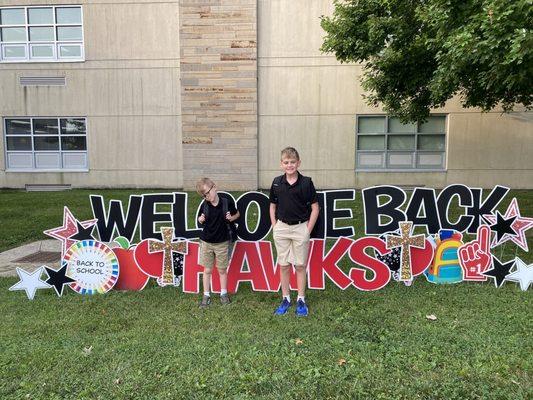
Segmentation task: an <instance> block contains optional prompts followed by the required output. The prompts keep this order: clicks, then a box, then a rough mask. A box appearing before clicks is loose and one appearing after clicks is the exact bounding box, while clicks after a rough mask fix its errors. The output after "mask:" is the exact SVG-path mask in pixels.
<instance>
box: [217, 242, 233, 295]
mask: <svg viewBox="0 0 533 400" xmlns="http://www.w3.org/2000/svg"><path fill="white" fill-rule="evenodd" d="M230 245H231V243H230V242H229V241H227V242H223V243H217V244H216V245H214V246H213V248H214V250H215V257H216V264H217V270H218V275H219V276H220V301H221V302H222V304H224V305H226V304H229V303H230V299H229V296H228V266H229V246H230Z"/></svg>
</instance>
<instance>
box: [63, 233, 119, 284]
mask: <svg viewBox="0 0 533 400" xmlns="http://www.w3.org/2000/svg"><path fill="white" fill-rule="evenodd" d="M65 264H66V265H67V275H68V276H70V277H71V278H72V279H75V280H76V282H74V283H71V284H70V287H71V288H72V289H73V290H74V291H76V292H78V293H79V294H95V293H106V292H108V291H109V290H111V288H112V287H113V286H115V283H116V282H117V280H118V272H119V269H118V260H117V258H116V256H115V253H113V251H112V250H111V249H110V248H109V247H107V246H106V245H105V244H103V243H100V242H97V241H95V240H82V241H81V242H77V243H74V244H73V245H72V246H71V247H70V248H69V249H68V250H67V252H66V253H65V255H64V256H63V265H65Z"/></svg>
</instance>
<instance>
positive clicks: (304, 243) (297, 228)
mask: <svg viewBox="0 0 533 400" xmlns="http://www.w3.org/2000/svg"><path fill="white" fill-rule="evenodd" d="M274 243H275V244H276V251H277V252H278V264H279V265H289V264H294V265H304V266H306V265H307V255H308V253H309V231H308V230H307V222H302V223H301V224H296V225H288V224H286V223H284V222H281V221H279V220H278V222H277V223H276V225H274Z"/></svg>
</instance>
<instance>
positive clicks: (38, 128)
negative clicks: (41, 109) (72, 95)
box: [33, 119, 59, 135]
mask: <svg viewBox="0 0 533 400" xmlns="http://www.w3.org/2000/svg"><path fill="white" fill-rule="evenodd" d="M33 134H34V135H58V134H59V129H58V126H57V119H34V120H33Z"/></svg>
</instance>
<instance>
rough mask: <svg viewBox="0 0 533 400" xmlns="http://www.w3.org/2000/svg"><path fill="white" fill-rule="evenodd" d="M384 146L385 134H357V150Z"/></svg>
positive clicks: (380, 148)
mask: <svg viewBox="0 0 533 400" xmlns="http://www.w3.org/2000/svg"><path fill="white" fill-rule="evenodd" d="M384 148H385V136H383V135H368V136H361V135H360V136H359V140H358V141H357V150H383V149H384Z"/></svg>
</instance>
